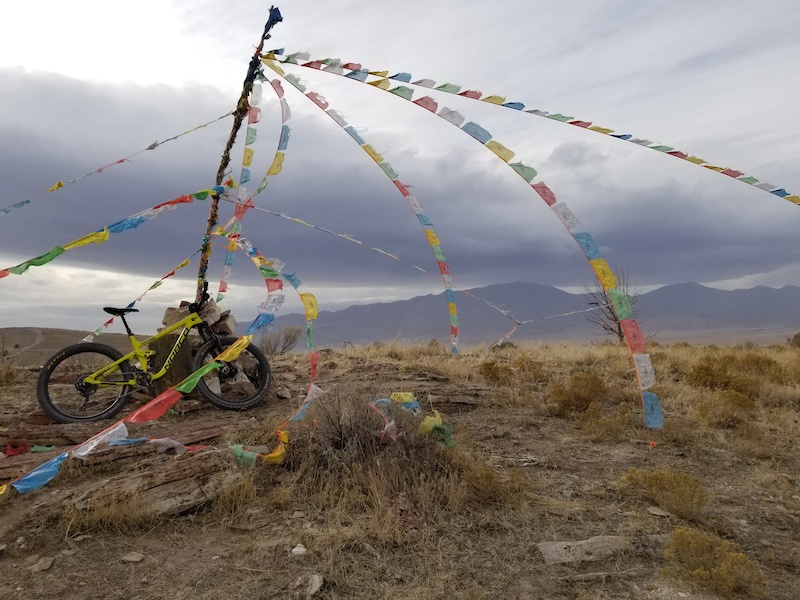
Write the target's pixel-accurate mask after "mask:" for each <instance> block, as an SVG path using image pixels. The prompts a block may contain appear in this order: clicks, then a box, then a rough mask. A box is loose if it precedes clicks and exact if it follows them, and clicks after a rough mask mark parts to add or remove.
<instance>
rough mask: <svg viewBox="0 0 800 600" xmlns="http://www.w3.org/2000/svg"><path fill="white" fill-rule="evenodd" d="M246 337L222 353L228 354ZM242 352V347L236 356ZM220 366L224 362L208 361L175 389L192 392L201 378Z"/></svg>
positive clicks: (185, 392)
mask: <svg viewBox="0 0 800 600" xmlns="http://www.w3.org/2000/svg"><path fill="white" fill-rule="evenodd" d="M246 337H247V336H244V338H246ZM244 338H240V339H239V340H237V341H236V342H235V343H234V344H233V345H232V346H230V347H229V348H228V349H227V350H225V352H223V353H222V354H223V355H224V354H226V353H228V352H230V351H231V350H232V349H233V348H236V347H237V346H236V345H237V344H238V343H239V342H241V341H242V339H244ZM246 346H247V344H245V347H246ZM240 352H241V348H238V352H236V356H239V353H240ZM220 356H222V355H220ZM219 360H226V359H219ZM227 360H233V359H230V358H229V359H227ZM220 367H222V363H220V362H216V361H214V362H210V363H208V364H207V365H203V366H202V367H200V368H199V369H198V370H197V371H195V372H194V373H192V374H191V375H189V376H188V377H187V378H186V379H184V380H183V381H181V382H180V383H179V384H178V385H176V386H175V391H178V392H183V393H184V394H188V393H189V392H191V391H192V390H193V389H194V388H196V387H197V384H198V383H199V381H200V380H201V379H202V378H203V377H205V376H206V375H208V374H209V373H210V372H211V371H214V370H216V369H219V368H220Z"/></svg>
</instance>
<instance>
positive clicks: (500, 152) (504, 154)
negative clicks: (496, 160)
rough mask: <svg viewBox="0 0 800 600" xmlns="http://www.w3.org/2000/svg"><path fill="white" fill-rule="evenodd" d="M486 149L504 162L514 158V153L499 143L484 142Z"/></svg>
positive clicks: (492, 141)
mask: <svg viewBox="0 0 800 600" xmlns="http://www.w3.org/2000/svg"><path fill="white" fill-rule="evenodd" d="M486 147H487V148H488V149H489V150H491V151H492V152H494V153H495V154H497V156H499V157H500V158H502V159H503V160H504V161H505V162H508V161H510V160H511V159H512V158H514V152H513V151H512V150H509V149H508V148H506V147H505V146H504V145H503V144H501V143H500V142H496V141H494V140H489V141H488V142H486Z"/></svg>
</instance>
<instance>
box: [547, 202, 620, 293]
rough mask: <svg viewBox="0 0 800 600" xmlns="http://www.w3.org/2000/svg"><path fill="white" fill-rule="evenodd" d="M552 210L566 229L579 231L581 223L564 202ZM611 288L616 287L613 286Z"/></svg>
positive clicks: (555, 205) (552, 207) (554, 206)
mask: <svg viewBox="0 0 800 600" xmlns="http://www.w3.org/2000/svg"><path fill="white" fill-rule="evenodd" d="M550 209H551V210H552V211H553V212H554V213H556V215H557V216H558V218H559V219H561V222H562V223H563V224H564V227H566V228H567V229H569V230H570V231H572V230H573V229H577V228H578V227H579V226H580V221H578V218H577V217H576V216H575V215H574V214H572V211H571V210H570V209H569V207H568V206H567V205H566V204H564V203H563V202H557V203H556V204H554V205H553V206H551V207H550ZM611 287H614V286H613V285H612V286H611Z"/></svg>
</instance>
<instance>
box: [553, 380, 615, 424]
mask: <svg viewBox="0 0 800 600" xmlns="http://www.w3.org/2000/svg"><path fill="white" fill-rule="evenodd" d="M606 395H607V389H606V385H605V384H604V383H603V381H602V380H601V379H600V378H599V377H598V376H597V375H595V374H594V373H576V374H575V375H573V376H572V377H571V378H570V380H569V383H568V384H567V385H564V384H562V383H554V384H553V385H551V386H550V388H549V390H548V396H549V397H550V402H551V404H552V405H553V409H552V410H551V412H552V413H553V414H554V415H556V416H563V415H565V414H569V413H581V412H585V411H586V410H587V409H588V408H589V406H590V405H591V404H592V403H593V402H601V401H603V400H604V399H605V398H606Z"/></svg>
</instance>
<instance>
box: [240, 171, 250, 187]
mask: <svg viewBox="0 0 800 600" xmlns="http://www.w3.org/2000/svg"><path fill="white" fill-rule="evenodd" d="M248 181H250V169H247V168H245V167H242V174H241V175H240V176H239V184H240V185H244V184H245V183H247V182H248Z"/></svg>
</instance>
